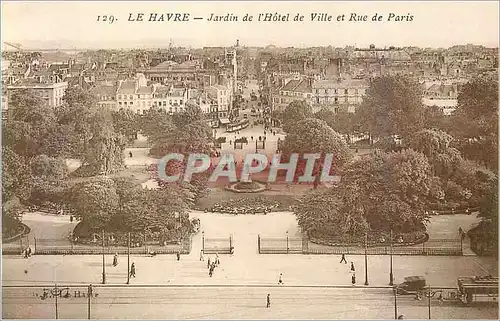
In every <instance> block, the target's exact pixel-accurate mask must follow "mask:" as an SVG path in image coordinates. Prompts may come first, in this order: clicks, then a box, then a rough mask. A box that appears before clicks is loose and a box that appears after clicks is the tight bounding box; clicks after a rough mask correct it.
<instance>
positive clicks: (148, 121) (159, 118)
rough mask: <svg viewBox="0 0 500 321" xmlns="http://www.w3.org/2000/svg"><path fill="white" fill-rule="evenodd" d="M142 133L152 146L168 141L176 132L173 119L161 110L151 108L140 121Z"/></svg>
mask: <svg viewBox="0 0 500 321" xmlns="http://www.w3.org/2000/svg"><path fill="white" fill-rule="evenodd" d="M140 128H141V132H142V134H143V135H144V136H146V137H148V141H149V142H150V143H152V144H156V143H160V142H162V141H164V140H165V139H168V138H169V137H170V135H171V133H172V132H173V131H174V130H175V128H176V127H175V125H174V122H173V120H172V117H171V116H170V115H169V114H167V113H166V112H164V111H163V110H161V109H159V108H150V109H149V110H148V111H147V112H146V114H145V115H143V116H142V117H141V121H140Z"/></svg>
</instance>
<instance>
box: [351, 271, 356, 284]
mask: <svg viewBox="0 0 500 321" xmlns="http://www.w3.org/2000/svg"><path fill="white" fill-rule="evenodd" d="M351 283H352V285H356V274H354V273H353V274H352V276H351Z"/></svg>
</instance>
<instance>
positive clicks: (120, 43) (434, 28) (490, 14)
mask: <svg viewBox="0 0 500 321" xmlns="http://www.w3.org/2000/svg"><path fill="white" fill-rule="evenodd" d="M167 4H168V5H169V6H167ZM194 4H196V5H194ZM170 5H175V7H174V9H171V7H170ZM70 12H78V13H79V14H78V15H73V14H68V13H70ZM153 12H158V13H168V12H172V13H173V12H186V13H190V15H191V17H197V16H199V17H203V18H204V20H201V21H199V20H191V21H188V22H181V23H179V22H170V23H168V22H165V23H163V22H161V23H158V22H142V23H141V22H130V21H127V20H128V16H129V15H130V14H133V15H136V14H137V13H144V14H145V16H147V15H148V14H150V13H153ZM261 12H278V13H283V14H285V13H290V15H291V16H293V15H295V14H296V13H298V12H300V13H301V14H303V15H305V16H306V19H308V15H310V13H313V12H317V13H327V14H331V15H332V16H334V18H333V19H335V16H337V15H340V14H346V15H349V13H352V12H355V13H357V14H358V15H363V14H366V15H367V16H368V17H369V19H370V17H371V16H373V14H374V13H377V12H378V13H380V14H382V15H385V17H387V15H388V14H389V13H390V12H395V13H397V14H401V15H408V14H410V15H412V16H413V17H414V19H413V21H411V22H401V21H399V22H387V21H385V22H384V21H382V22H371V21H367V22H342V23H341V22H331V23H329V22H312V21H304V22H302V23H297V22H280V23H272V24H271V23H269V22H265V23H264V22H243V21H238V22H209V21H207V20H206V18H208V17H210V14H211V13H216V14H221V15H222V14H226V13H233V14H234V15H238V16H239V17H240V20H241V17H242V16H243V15H244V14H245V13H249V14H251V15H254V16H257V15H258V14H259V13H261ZM103 14H113V15H114V16H115V18H117V19H118V21H116V22H115V23H113V24H109V23H103V22H97V21H96V19H97V16H98V15H103ZM26 21H32V22H33V24H34V25H36V28H33V27H32V24H26ZM325 30H327V31H329V32H325ZM498 30H499V28H498V3H497V2H479V3H472V2H425V3H421V2H419V3H408V2H392V3H364V2H363V3H361V2H356V3H345V2H335V3H334V2H311V3H309V2H308V3H302V2H287V3H285V2H270V3H262V2H257V3H253V4H252V7H251V8H250V7H249V6H248V4H247V3H245V2H240V3H224V2H190V3H189V4H187V3H178V2H169V3H164V2H145V3H135V2H130V3H127V6H124V5H123V3H116V2H99V3H95V2H90V3H82V2H69V3H61V2H44V3H40V2H7V3H5V2H3V3H2V39H3V41H7V42H12V43H19V44H21V45H22V46H23V48H27V49H28V48H29V49H31V48H37V49H57V48H64V49H70V48H77V49H84V48H86V49H129V48H148V49H149V48H161V47H167V46H168V45H169V42H170V41H171V40H172V44H173V45H174V46H176V47H177V46H181V47H193V48H202V47H207V46H231V45H233V44H234V43H235V41H236V39H239V40H240V44H241V45H243V46H249V47H265V46H268V45H275V46H277V47H292V46H293V47H296V48H300V47H320V46H333V47H345V46H356V47H361V48H363V47H368V46H369V45H370V44H375V45H376V46H377V47H382V48H383V47H389V46H395V47H407V46H418V47H425V48H426V47H431V48H448V47H451V46H454V45H464V44H469V43H470V44H475V45H483V46H486V47H498V37H499V34H498ZM96 35H98V36H96ZM156 35H158V36H156ZM381 35H383V37H381ZM381 38H383V39H384V40H381ZM35 39H36V40H35ZM96 39H98V40H96ZM385 39H387V40H385ZM2 49H8V48H7V46H5V44H3V43H2Z"/></svg>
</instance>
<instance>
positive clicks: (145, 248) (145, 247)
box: [144, 232, 148, 255]
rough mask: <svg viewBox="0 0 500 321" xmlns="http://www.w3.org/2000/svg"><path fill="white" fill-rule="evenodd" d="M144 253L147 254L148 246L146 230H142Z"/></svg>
mask: <svg viewBox="0 0 500 321" xmlns="http://www.w3.org/2000/svg"><path fill="white" fill-rule="evenodd" d="M144 254H145V255H148V247H147V245H146V232H144Z"/></svg>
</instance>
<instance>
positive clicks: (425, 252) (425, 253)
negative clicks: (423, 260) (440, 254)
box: [422, 242, 427, 255]
mask: <svg viewBox="0 0 500 321" xmlns="http://www.w3.org/2000/svg"><path fill="white" fill-rule="evenodd" d="M422 254H423V255H427V251H426V250H425V242H423V243H422Z"/></svg>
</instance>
